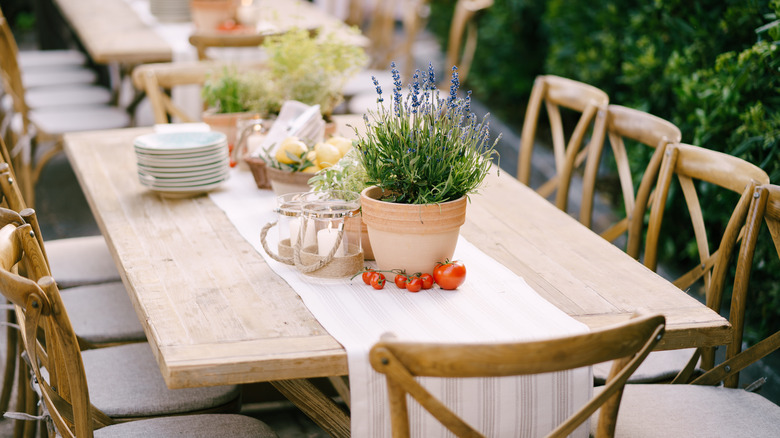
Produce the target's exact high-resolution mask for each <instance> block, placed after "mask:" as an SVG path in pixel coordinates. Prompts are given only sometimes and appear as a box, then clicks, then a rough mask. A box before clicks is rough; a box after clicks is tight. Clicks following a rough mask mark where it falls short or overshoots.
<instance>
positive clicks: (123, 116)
mask: <svg viewBox="0 0 780 438" xmlns="http://www.w3.org/2000/svg"><path fill="white" fill-rule="evenodd" d="M30 120H31V121H32V122H33V123H34V124H35V125H36V126H38V127H39V128H40V130H41V131H43V132H46V133H47V134H50V135H60V134H65V133H68V132H80V131H92V130H103V129H117V128H124V127H127V126H129V125H130V116H129V115H128V114H127V112H126V111H125V110H123V109H121V108H117V107H113V106H106V105H87V106H74V107H68V108H67V109H65V110H63V109H61V108H43V109H38V110H34V111H30Z"/></svg>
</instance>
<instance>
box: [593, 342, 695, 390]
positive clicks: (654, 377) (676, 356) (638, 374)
mask: <svg viewBox="0 0 780 438" xmlns="http://www.w3.org/2000/svg"><path fill="white" fill-rule="evenodd" d="M695 351H696V349H695V348H684V349H682V350H664V351H653V352H652V353H650V354H649V355H648V356H647V357H646V358H645V360H644V361H643V362H642V364H641V365H639V368H637V369H636V371H634V374H632V375H631V377H630V378H629V379H628V382H629V383H653V382H665V381H669V380H671V379H673V378H674V377H675V376H676V375H677V373H678V372H680V370H682V369H683V368H684V367H685V365H686V364H687V363H688V361H689V360H690V359H691V357H693V353H694V352H695ZM611 367H612V362H604V363H600V364H596V365H594V366H593V380H594V381H595V382H596V384H599V385H602V384H604V382H605V381H606V380H607V376H608V375H609V370H610V368H611ZM700 371H701V370H699V372H700Z"/></svg>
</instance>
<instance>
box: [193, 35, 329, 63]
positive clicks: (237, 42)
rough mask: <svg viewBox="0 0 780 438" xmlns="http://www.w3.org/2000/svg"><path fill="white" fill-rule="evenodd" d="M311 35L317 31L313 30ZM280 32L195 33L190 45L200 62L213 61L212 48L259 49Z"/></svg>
mask: <svg viewBox="0 0 780 438" xmlns="http://www.w3.org/2000/svg"><path fill="white" fill-rule="evenodd" d="M310 32H311V33H314V32H315V30H314V29H311V30H310ZM280 34H281V33H280V32H264V33H252V34H246V33H230V32H195V33H193V34H192V35H190V38H189V41H190V44H192V45H193V46H195V49H196V50H197V51H198V59H199V60H200V61H206V60H211V59H212V58H211V57H209V54H208V49H210V48H212V47H254V48H257V49H258V51H259V47H260V45H261V44H263V42H264V41H265V39H266V38H268V37H269V36H274V35H280Z"/></svg>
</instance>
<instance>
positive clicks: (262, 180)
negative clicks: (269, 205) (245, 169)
mask: <svg viewBox="0 0 780 438" xmlns="http://www.w3.org/2000/svg"><path fill="white" fill-rule="evenodd" d="M244 161H245V162H246V164H248V165H249V170H251V171H252V176H253V177H255V184H257V188H258V189H270V188H271V180H270V179H269V178H268V171H267V170H268V168H267V167H266V165H265V160H263V159H262V158H260V157H250V156H248V155H246V156H244Z"/></svg>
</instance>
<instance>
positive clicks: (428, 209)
mask: <svg viewBox="0 0 780 438" xmlns="http://www.w3.org/2000/svg"><path fill="white" fill-rule="evenodd" d="M382 194H383V192H382V189H380V188H379V187H376V186H373V187H368V188H367V189H365V190H363V192H362V193H361V199H360V202H361V207H362V210H363V222H365V223H366V225H367V226H368V236H369V240H370V241H371V248H372V250H373V253H374V259H375V260H376V262H377V265H379V269H381V270H390V269H403V270H405V271H406V272H407V273H409V274H413V273H417V272H423V273H425V272H428V273H430V272H431V271H433V267H434V266H435V265H436V263H437V262H440V261H444V260H445V259H451V258H452V255H453V253H454V252H455V246H456V245H457V243H458V234H459V232H460V227H461V225H463V224H464V223H465V222H466V197H465V196H464V197H462V198H460V199H456V200H454V201H449V202H444V203H441V204H422V205H420V204H397V203H393V202H384V201H380V200H379V199H380V198H381V197H382Z"/></svg>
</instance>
